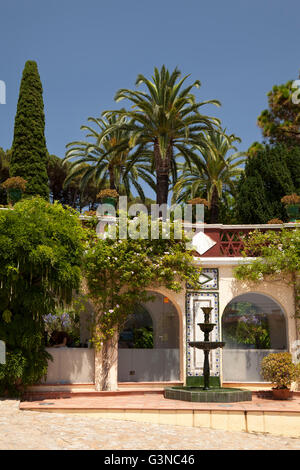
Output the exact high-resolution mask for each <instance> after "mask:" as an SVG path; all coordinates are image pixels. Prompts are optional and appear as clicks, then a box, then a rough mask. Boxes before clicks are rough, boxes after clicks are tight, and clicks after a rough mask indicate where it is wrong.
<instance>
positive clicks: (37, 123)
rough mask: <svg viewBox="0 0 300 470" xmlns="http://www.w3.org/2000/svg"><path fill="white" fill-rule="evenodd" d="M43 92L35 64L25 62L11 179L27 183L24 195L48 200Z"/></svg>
mask: <svg viewBox="0 0 300 470" xmlns="http://www.w3.org/2000/svg"><path fill="white" fill-rule="evenodd" d="M42 94H43V89H42V84H41V81H40V76H39V72H38V68H37V64H36V62H34V61H27V62H26V64H25V68H24V71H23V76H22V80H21V85H20V94H19V100H18V106H17V114H16V118H15V127H14V140H13V145H12V155H11V164H10V176H21V177H22V178H24V179H25V180H26V181H27V188H26V193H27V194H28V195H34V196H35V195H40V196H42V197H43V198H45V199H48V198H49V187H48V176H47V159H48V153H47V148H46V140H45V133H44V132H45V116H44V103H43V96H42Z"/></svg>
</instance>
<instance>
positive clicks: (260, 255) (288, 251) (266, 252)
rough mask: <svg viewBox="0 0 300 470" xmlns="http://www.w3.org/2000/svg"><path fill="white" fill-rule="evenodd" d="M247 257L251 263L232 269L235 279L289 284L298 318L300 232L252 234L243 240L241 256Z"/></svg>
mask: <svg viewBox="0 0 300 470" xmlns="http://www.w3.org/2000/svg"><path fill="white" fill-rule="evenodd" d="M249 254H251V255H252V256H253V260H252V261H250V263H247V264H242V265H240V266H238V267H237V268H236V269H235V276H236V278H237V279H246V280H250V281H254V282H259V281H262V280H264V279H265V278H266V277H269V278H270V277H271V278H272V279H279V280H281V281H285V282H287V283H288V284H290V285H292V286H293V288H294V297H295V311H296V314H297V316H298V317H299V313H300V305H299V301H300V286H299V271H300V229H299V228H290V229H281V230H278V231H275V230H269V231H267V232H265V233H263V232H259V231H255V232H252V233H251V234H250V235H249V237H247V238H246V239H245V248H244V252H243V255H244V256H249Z"/></svg>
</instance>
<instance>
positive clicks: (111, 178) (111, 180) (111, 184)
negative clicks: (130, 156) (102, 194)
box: [108, 167, 116, 189]
mask: <svg viewBox="0 0 300 470" xmlns="http://www.w3.org/2000/svg"><path fill="white" fill-rule="evenodd" d="M108 171H109V189H116V183H115V174H114V169H113V167H109V169H108Z"/></svg>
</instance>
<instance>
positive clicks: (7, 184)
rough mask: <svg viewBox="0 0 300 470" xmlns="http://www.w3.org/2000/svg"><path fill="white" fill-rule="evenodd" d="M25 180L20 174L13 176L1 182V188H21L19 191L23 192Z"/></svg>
mask: <svg viewBox="0 0 300 470" xmlns="http://www.w3.org/2000/svg"><path fill="white" fill-rule="evenodd" d="M26 183H27V181H26V180H24V178H21V177H20V176H13V177H12V178H8V179H7V180H6V181H4V183H2V188H4V189H6V190H7V189H21V191H23V192H25V189H26Z"/></svg>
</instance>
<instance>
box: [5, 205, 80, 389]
mask: <svg viewBox="0 0 300 470" xmlns="http://www.w3.org/2000/svg"><path fill="white" fill-rule="evenodd" d="M85 234H86V232H85V231H84V229H83V228H82V226H81V223H80V221H79V218H78V214H76V213H75V211H73V210H72V209H64V208H63V207H62V206H61V205H60V204H57V203H55V204H50V203H49V202H46V201H45V200H44V199H43V198H41V197H37V198H32V199H25V200H24V201H21V202H19V203H17V204H15V206H14V210H6V211H1V213H0V286H1V289H0V338H1V339H2V340H4V341H5V342H6V347H7V364H6V365H0V390H1V392H3V391H5V390H8V391H10V392H13V391H15V390H16V389H20V387H21V386H22V387H24V386H26V385H29V384H33V383H37V382H38V381H39V380H41V378H42V377H43V376H44V375H45V374H46V371H47V360H48V359H49V355H48V354H47V353H46V351H45V340H44V339H45V338H44V334H45V324H44V321H43V317H44V316H46V315H48V314H50V313H53V312H55V308H56V306H57V305H62V304H63V305H65V304H69V303H70V302H71V300H72V294H73V291H74V290H78V289H79V285H80V279H81V263H82V256H83V250H84V243H83V241H84V238H85Z"/></svg>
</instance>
